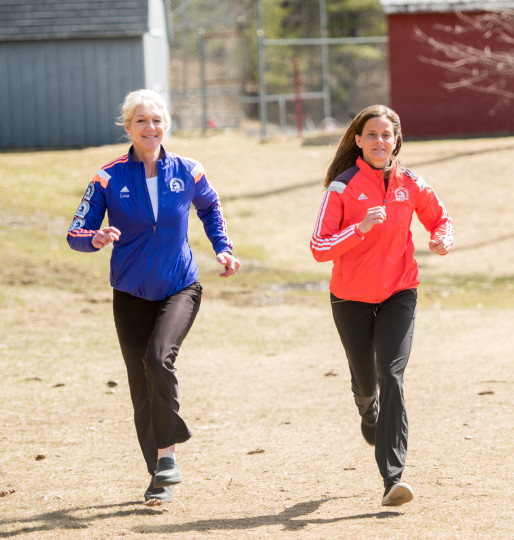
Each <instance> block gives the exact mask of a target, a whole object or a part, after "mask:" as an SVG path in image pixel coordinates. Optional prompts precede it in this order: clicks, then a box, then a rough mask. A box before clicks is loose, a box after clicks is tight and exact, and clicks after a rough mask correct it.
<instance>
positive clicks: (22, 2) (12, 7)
mask: <svg viewBox="0 0 514 540" xmlns="http://www.w3.org/2000/svg"><path fill="white" fill-rule="evenodd" d="M148 2H149V0H0V41H27V40H40V39H68V38H84V37H104V38H105V37H120V36H121V37H128V36H135V35H142V34H144V33H145V32H146V31H147V30H148Z"/></svg>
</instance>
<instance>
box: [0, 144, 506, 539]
mask: <svg viewBox="0 0 514 540" xmlns="http://www.w3.org/2000/svg"><path fill="white" fill-rule="evenodd" d="M166 146H167V148H168V149H170V150H173V151H175V152H177V153H180V154H183V155H189V156H192V157H195V158H197V159H199V160H201V161H202V163H203V164H204V166H205V168H206V171H207V174H208V176H209V178H210V180H211V182H212V183H213V184H214V185H215V187H216V188H217V190H218V191H219V192H220V194H221V197H222V202H223V207H224V213H225V216H226V218H227V221H228V225H229V232H230V234H231V236H232V237H233V239H234V242H235V245H236V250H235V253H236V254H237V255H238V256H239V257H240V258H241V261H242V264H243V267H242V269H241V271H240V273H239V274H238V275H237V276H235V277H234V278H231V279H229V280H222V279H219V278H218V277H217V273H218V271H219V270H218V267H217V265H216V263H215V262H214V257H213V254H212V253H211V252H210V251H209V246H208V244H207V242H206V240H205V238H204V237H203V233H202V231H201V227H200V225H199V222H198V219H197V218H196V216H195V215H192V217H191V235H190V236H191V243H192V246H193V249H194V252H195V254H196V256H197V260H198V262H199V265H200V267H201V281H202V283H203V285H204V292H205V294H204V300H203V305H202V309H201V311H200V314H199V316H198V319H197V321H196V323H195V325H194V327H193V329H192V331H191V333H190V335H189V336H188V338H187V340H186V342H185V344H184V346H183V348H182V350H181V354H180V357H179V360H178V375H179V379H180V383H181V402H182V414H183V416H184V418H185V419H186V420H187V422H188V424H189V425H190V428H191V430H192V431H193V438H192V439H191V440H190V441H188V443H186V444H184V445H181V446H180V447H179V460H180V464H181V469H182V472H183V476H184V481H183V483H182V484H181V485H180V486H178V487H177V488H176V489H175V498H174V501H173V502H172V503H171V504H168V505H163V506H159V507H147V506H144V505H143V504H142V501H143V498H142V495H143V492H144V490H145V488H146V486H147V484H148V475H147V473H146V470H145V466H144V463H143V459H142V456H141V455H140V451H139V447H138V445H137V441H136V435H135V430H134V427H133V422H132V410H131V404H130V398H129V395H128V387H127V382H126V377H125V372H124V364H123V361H122V358H121V355H120V352H119V348H118V344H117V341H116V337H115V333H114V327H113V322H112V314H111V304H110V301H111V291H110V287H109V284H108V273H109V272H108V253H107V252H102V253H97V254H92V255H85V254H80V253H75V252H72V251H71V250H69V248H68V246H67V244H66V241H65V236H66V230H67V227H68V225H69V223H70V221H71V219H72V217H73V213H74V211H75V208H76V207H77V205H78V203H79V201H80V198H81V196H82V193H83V192H84V190H85V187H86V186H87V183H88V182H89V179H90V177H92V175H93V174H94V172H95V171H96V169H97V168H98V167H99V166H101V165H102V164H104V163H106V162H107V161H110V160H111V159H112V158H114V157H116V156H117V155H120V154H121V153H124V152H125V151H126V148H127V147H126V145H120V146H111V147H103V148H90V149H84V150H76V151H41V152H30V153H29V152H11V153H1V154H0V170H1V171H2V175H1V177H0V245H1V248H2V249H1V252H2V259H1V260H2V264H1V265H0V300H1V301H0V316H1V320H2V325H1V327H0V372H1V377H0V538H24V539H25V538H27V539H28V538H33V539H38V540H39V539H48V538H64V539H70V540H71V539H73V540H75V539H88V540H89V539H93V540H97V539H104V538H108V539H115V538H130V539H132V538H134V539H145V540H154V539H161V538H177V539H190V538H219V539H225V538H227V539H232V538H233V539H238V538H273V539H275V538H277V539H284V540H286V539H302V540H303V539H306V540H307V539H308V540H311V539H327V540H328V539H339V538H349V539H353V538H379V539H382V538H384V539H385V538H402V539H417V538H420V539H426V538H429V539H432V538H433V539H446V538H452V539H453V538H462V539H467V538H484V539H485V538H495V539H504V538H505V539H507V538H513V537H514V520H513V512H512V507H513V504H514V477H513V471H514V457H513V456H514V444H513V437H512V431H513V429H512V428H513V424H514V422H513V420H514V413H513V405H514V398H513V392H514V368H513V365H514V364H513V361H514V354H513V348H514V347H513V346H514V339H513V337H512V334H513V329H514V307H513V306H514V271H513V268H514V221H513V219H512V207H513V203H514V197H513V195H512V194H513V189H512V182H513V176H512V172H511V171H512V162H513V158H514V138H512V137H510V138H490V139H470V140H455V141H431V142H408V143H406V144H405V146H404V148H403V149H402V153H401V156H400V157H401V158H402V162H403V163H404V164H405V165H407V166H409V167H411V168H412V169H414V170H415V171H416V172H418V173H420V174H422V175H423V177H424V178H425V180H426V181H427V182H428V183H429V184H431V185H432V186H433V187H434V188H435V189H436V191H437V192H438V194H439V195H440V197H441V198H442V200H443V201H444V203H445V205H446V206H447V208H448V210H449V212H450V214H451V215H452V216H453V218H454V220H455V229H456V245H455V248H454V250H453V251H452V253H451V254H450V255H448V256H447V257H437V256H435V255H433V254H431V253H430V252H429V251H428V246H427V242H428V237H427V234H426V232H425V231H424V230H422V229H421V227H420V226H419V225H418V224H416V225H415V227H414V231H415V232H414V234H415V240H416V244H417V248H418V249H417V258H418V262H419V266H420V274H421V278H422V281H423V284H422V286H421V287H420V303H419V310H418V319H417V328H416V336H415V344H414V350H413V353H412V356H411V360H410V363H409V366H408V367H407V371H406V383H405V384H406V388H405V391H406V400H407V409H408V413H409V422H410V437H409V452H408V458H407V467H406V470H405V474H404V479H405V480H406V481H407V482H409V483H410V484H411V485H412V486H413V489H414V492H415V498H414V501H413V502H412V503H410V504H408V505H406V506H403V507H400V508H389V509H386V508H383V507H381V506H380V500H381V496H382V486H381V479H380V477H379V474H378V471H377V468H376V465H375V461H374V457H373V452H372V449H371V448H370V447H369V446H367V445H366V444H365V442H364V440H363V439H362V437H361V435H360V429H359V418H358V415H357V411H356V408H355V406H354V404H353V398H352V396H351V392H350V384H349V372H348V368H347V365H346V360H345V358H344V355H343V351H342V348H341V345H340V344H339V341H338V337H337V334H336V331H335V329H334V327H333V323H332V320H331V314H330V307H329V303H328V294H327V284H328V279H329V275H330V265H329V264H318V263H316V262H315V261H314V260H313V259H312V257H311V255H310V251H309V238H310V235H311V232H312V228H313V225H314V221H315V219H316V215H317V211H318V206H319V203H320V201H321V197H322V189H321V179H322V177H323V175H324V171H325V170H326V167H327V165H328V163H329V161H330V159H331V157H332V155H333V152H334V148H333V147H330V146H327V145H318V146H316V145H309V146H302V145H301V144H300V142H299V141H297V140H292V139H288V140H278V139H277V140H272V141H270V142H268V143H266V144H259V143H258V142H256V141H255V140H251V139H245V138H243V137H241V136H240V135H239V134H237V133H232V134H230V133H228V134H217V135H214V136H209V137H196V138H193V137H191V138H172V139H170V140H169V141H168V142H167V144H166Z"/></svg>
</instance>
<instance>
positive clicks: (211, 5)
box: [168, 0, 389, 136]
mask: <svg viewBox="0 0 514 540" xmlns="http://www.w3.org/2000/svg"><path fill="white" fill-rule="evenodd" d="M168 15H169V28H170V62H171V103H172V113H173V129H174V130H186V131H187V130H198V129H204V130H207V129H224V128H244V129H245V130H246V131H247V132H248V133H249V134H258V133H259V131H260V133H261V136H262V135H263V133H265V134H272V133H276V132H281V133H305V132H311V131H317V130H320V129H322V130H327V129H328V130H329V129H335V128H337V127H339V126H341V125H345V124H346V123H347V122H348V121H349V120H350V119H351V118H352V117H353V116H354V114H355V113H356V112H358V111H359V110H361V109H362V108H363V107H365V106H367V105H370V104H373V103H384V104H386V105H387V104H388V103H389V77H388V62H387V43H386V38H385V37H380V36H379V37H376V38H346V39H344V38H339V39H331V38H325V39H320V38H308V39H303V40H302V39H298V40H279V39H272V38H271V37H268V36H267V35H266V33H265V32H264V33H263V32H259V29H258V14H257V7H256V2H254V1H252V0H224V1H223V2H219V1H218V0H168ZM264 30H265V29H264ZM259 36H260V37H259Z"/></svg>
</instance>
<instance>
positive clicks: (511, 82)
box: [414, 9, 514, 106]
mask: <svg viewBox="0 0 514 540" xmlns="http://www.w3.org/2000/svg"><path fill="white" fill-rule="evenodd" d="M457 16H458V18H459V20H460V24H457V25H436V26H435V27H434V29H435V30H437V31H438V33H442V34H447V36H448V39H439V38H435V37H434V36H431V35H429V34H427V33H426V32H424V31H422V30H421V29H420V28H419V27H415V29H414V32H415V35H416V37H417V38H418V39H419V40H421V41H425V42H426V43H428V44H429V45H430V46H431V47H432V49H433V50H434V53H435V54H434V56H431V57H421V58H420V60H422V61H423V62H426V63H428V64H431V65H434V66H439V67H441V68H443V69H445V70H447V71H450V72H451V73H453V74H454V75H455V76H456V79H457V80H456V81H455V82H448V83H443V86H444V87H445V88H447V89H448V90H456V89H462V88H467V89H469V90H474V91H477V92H482V93H486V94H492V95H496V96H498V98H499V100H498V101H499V103H498V106H499V105H500V104H501V102H504V101H510V100H512V99H514V53H513V50H512V48H513V47H514V10H512V9H507V10H501V11H487V12H483V13H479V14H474V15H467V14H464V13H462V12H458V13H457ZM470 32H479V33H480V34H481V35H482V37H483V40H482V43H483V45H482V46H481V47H478V46H476V47H475V46H472V45H468V44H464V43H462V42H459V36H463V35H464V34H466V33H470ZM439 35H440V34H439ZM487 42H489V43H490V45H487V44H485V45H484V43H487ZM468 43H469V39H468Z"/></svg>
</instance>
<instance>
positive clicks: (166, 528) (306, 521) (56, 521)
mask: <svg viewBox="0 0 514 540" xmlns="http://www.w3.org/2000/svg"><path fill="white" fill-rule="evenodd" d="M336 498H341V497H333V498H327V499H320V500H317V501H307V502H301V503H298V504H295V505H294V506H292V507H291V508H286V509H285V510H284V511H282V512H280V513H279V514H267V515H263V516H252V517H244V518H236V519H230V518H219V519H202V520H198V521H190V522H187V523H180V524H166V525H156V526H152V525H151V524H148V523H147V524H145V525H144V526H141V527H135V528H134V529H133V530H134V532H137V533H139V534H152V533H157V534H166V533H177V532H184V533H185V532H191V531H197V532H199V531H231V530H245V529H246V530H248V529H256V528H259V527H273V526H282V528H283V529H282V530H285V531H296V530H299V529H302V528H303V527H306V526H307V525H325V524H330V523H336V522H339V521H347V520H354V519H389V518H394V517H397V516H400V515H403V514H402V513H401V512H376V513H367V514H355V515H350V516H337V517H333V518H306V517H305V516H308V515H309V514H312V513H313V512H315V511H316V510H318V509H319V508H320V507H321V505H322V504H323V503H325V502H328V501H331V500H334V499H336ZM348 498H351V497H348ZM167 510H168V507H164V506H157V507H152V508H147V507H145V506H143V505H142V504H141V502H139V501H131V502H126V503H121V504H108V505H97V506H84V507H73V508H68V509H63V510H56V511H55V512H48V513H45V514H37V515H34V516H30V517H25V518H22V519H15V520H4V519H3V520H0V527H1V528H5V527H6V526H9V525H10V526H13V525H16V526H17V528H16V529H14V530H10V531H0V538H12V537H15V536H19V535H25V534H30V533H36V532H44V531H52V530H54V531H56V530H60V531H66V530H69V531H73V530H79V529H88V528H90V527H93V526H94V525H95V522H97V521H100V520H104V519H113V518H123V517H128V516H131V517H133V516H135V515H138V516H145V515H146V516H152V515H156V514H162V513H163V512H164V511H167ZM76 512H86V513H87V514H88V515H87V517H77V516H74V515H73V514H74V513H76Z"/></svg>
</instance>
